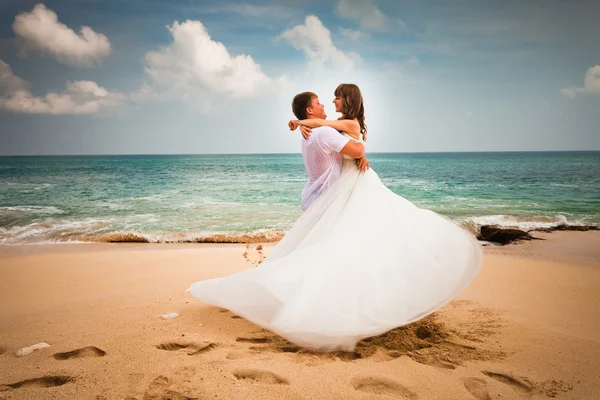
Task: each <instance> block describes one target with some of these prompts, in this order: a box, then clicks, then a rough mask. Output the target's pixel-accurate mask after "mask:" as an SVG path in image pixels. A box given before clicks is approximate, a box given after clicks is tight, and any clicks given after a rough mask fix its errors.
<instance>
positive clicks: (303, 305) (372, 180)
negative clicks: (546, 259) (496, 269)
mask: <svg viewBox="0 0 600 400" xmlns="http://www.w3.org/2000/svg"><path fill="white" fill-rule="evenodd" d="M481 261H482V249H481V246H480V245H479V243H478V242H477V240H476V239H475V238H474V237H473V235H471V234H470V233H469V232H467V231H465V230H464V229H462V228H461V227H459V226H457V225H455V224H454V223H453V222H451V221H450V220H448V219H446V218H445V217H442V216H440V215H438V214H436V213H434V212H433V211H429V210H425V209H421V208H418V207H417V206H415V205H414V204H412V203H411V202H410V201H408V200H406V199H404V198H403V197H401V196H398V195H396V194H395V193H393V192H392V191H391V190H389V189H388V188H387V187H386V186H385V185H384V184H383V183H382V182H381V181H380V179H379V177H378V176H377V174H376V173H375V171H373V170H372V169H369V170H368V171H367V172H365V173H360V172H359V171H358V169H357V168H356V165H355V163H354V160H352V159H345V160H344V165H343V172H342V175H341V177H340V179H339V180H338V181H337V182H335V183H334V184H333V185H332V186H331V187H329V188H328V189H327V190H325V191H324V192H323V193H322V194H321V195H320V196H319V197H318V198H317V199H316V200H315V201H314V202H313V203H312V204H311V205H310V206H309V207H308V209H307V210H306V211H305V212H304V213H303V215H302V216H301V217H300V218H299V219H298V221H297V222H296V223H295V224H294V226H293V227H292V228H291V230H290V231H289V232H288V233H287V234H286V236H285V237H284V238H283V239H282V240H281V241H280V242H279V243H278V244H277V246H276V247H275V248H274V249H273V250H272V251H271V253H270V254H269V256H268V257H267V258H266V259H265V260H264V261H263V262H262V263H261V264H260V265H259V266H257V267H256V268H250V269H248V270H245V271H242V272H240V273H237V274H233V275H231V276H228V277H224V278H218V279H210V280H205V281H200V282H196V283H194V284H192V285H191V287H190V289H189V291H190V292H191V294H192V295H193V296H194V297H196V298H198V299H199V300H202V301H204V302H206V303H209V304H212V305H215V306H218V307H223V308H227V309H229V310H231V311H232V312H234V313H235V314H237V315H240V316H241V317H243V318H245V319H247V320H249V321H251V322H253V323H255V324H257V325H259V326H261V327H264V328H266V329H268V330H270V331H273V332H275V333H277V334H279V335H281V336H283V337H284V338H286V339H287V340H289V341H290V342H292V343H295V344H297V345H300V346H303V347H306V348H309V349H313V350H319V351H332V350H345V351H351V350H353V349H354V347H355V345H356V343H357V342H358V341H359V340H361V339H363V338H365V337H369V336H375V335H378V334H381V333H384V332H386V331H388V330H390V329H392V328H396V327H398V326H402V325H406V324H409V323H411V322H414V321H417V320H419V319H421V318H423V317H425V316H427V315H428V314H431V313H432V312H434V311H436V310H438V309H440V308H441V307H443V306H444V305H445V304H447V303H448V302H450V300H452V299H453V298H454V297H456V296H457V295H458V294H460V293H461V292H462V291H463V290H464V289H465V288H466V287H467V286H468V285H469V284H470V283H471V281H472V280H473V278H474V277H475V276H476V275H477V273H478V272H479V269H480V265H481Z"/></svg>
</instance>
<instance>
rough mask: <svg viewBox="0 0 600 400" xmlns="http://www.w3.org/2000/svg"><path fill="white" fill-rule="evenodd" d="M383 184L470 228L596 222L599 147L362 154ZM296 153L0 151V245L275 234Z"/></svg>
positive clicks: (297, 183)
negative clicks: (62, 153) (586, 149)
mask: <svg viewBox="0 0 600 400" xmlns="http://www.w3.org/2000/svg"><path fill="white" fill-rule="evenodd" d="M367 156H368V158H369V159H370V161H371V167H372V168H373V169H374V170H375V171H376V172H377V174H378V175H379V177H380V178H381V180H382V181H383V183H384V184H385V185H386V186H388V187H389V188H390V189H391V190H392V191H394V192H395V193H397V194H398V195H401V196H403V197H405V198H407V199H408V200H410V201H412V202H414V203H415V204H417V205H418V206H420V207H424V208H429V209H432V210H434V211H436V212H438V213H441V214H443V215H446V216H448V217H450V218H452V219H453V220H455V221H456V222H457V223H458V224H461V225H462V226H465V227H467V228H469V229H471V230H474V231H475V230H477V228H478V227H479V226H480V225H483V224H498V225H503V226H513V227H521V228H535V227H551V226H556V225H560V224H571V225H577V224H585V225H600V152H515V153H412V154H405V153H394V154H368V155H367ZM305 179H306V173H305V170H304V166H303V163H302V157H301V155H300V154H275V155H172V156H165V155H131V156H52V157H49V156H35V157H28V156H19V157H0V244H4V245H9V244H22V243H53V242H72V243H77V242H81V241H90V240H91V241H114V240H148V241H151V242H175V241H206V240H208V241H210V240H211V238H213V239H214V237H215V235H217V234H226V235H229V237H230V239H231V240H233V241H242V242H243V241H245V240H246V239H247V236H248V235H250V236H252V235H261V234H262V235H265V236H266V237H267V238H269V237H271V238H275V237H277V233H279V234H281V233H283V232H285V231H287V230H288V229H289V228H290V227H291V226H292V224H293V223H294V221H295V220H296V219H297V218H298V217H299V216H300V214H301V211H300V205H299V204H300V193H301V191H302V188H303V185H304V182H305Z"/></svg>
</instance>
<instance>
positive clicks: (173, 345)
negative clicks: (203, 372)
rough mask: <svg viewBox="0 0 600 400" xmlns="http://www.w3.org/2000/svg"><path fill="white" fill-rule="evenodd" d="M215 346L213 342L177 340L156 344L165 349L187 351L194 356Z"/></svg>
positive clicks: (158, 347)
mask: <svg viewBox="0 0 600 400" xmlns="http://www.w3.org/2000/svg"><path fill="white" fill-rule="evenodd" d="M215 347H217V345H216V344H214V343H208V344H200V343H177V342H169V343H162V344H159V345H157V346H156V348H157V349H160V350H166V351H182V352H184V353H187V355H189V356H194V355H196V354H201V353H205V352H207V351H210V350H212V349H214V348H215Z"/></svg>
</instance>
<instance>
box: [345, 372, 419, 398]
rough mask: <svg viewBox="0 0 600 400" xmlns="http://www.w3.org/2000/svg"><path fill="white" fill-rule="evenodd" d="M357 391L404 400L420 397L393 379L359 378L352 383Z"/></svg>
mask: <svg viewBox="0 0 600 400" xmlns="http://www.w3.org/2000/svg"><path fill="white" fill-rule="evenodd" d="M352 386H353V387H354V389H355V390H358V391H359V392H364V393H371V394H378V395H384V396H392V397H398V398H403V399H417V398H419V396H418V395H417V394H416V393H414V392H412V391H410V390H408V389H407V388H405V387H404V386H402V385H401V384H399V383H398V382H394V381H393V380H391V379H387V378H380V377H374V376H366V377H358V378H355V379H354V380H353V381H352Z"/></svg>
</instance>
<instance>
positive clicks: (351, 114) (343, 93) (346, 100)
mask: <svg viewBox="0 0 600 400" xmlns="http://www.w3.org/2000/svg"><path fill="white" fill-rule="evenodd" d="M333 94H334V95H335V97H339V98H340V99H342V116H341V118H340V119H354V118H356V119H357V120H358V124H359V125H360V133H362V136H363V140H365V141H366V140H367V125H366V124H365V105H364V103H363V98H362V94H361V93H360V89H359V88H358V86H356V85H355V84H353V83H342V84H340V85H339V86H338V87H337V88H336V89H335V92H333Z"/></svg>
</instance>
